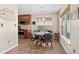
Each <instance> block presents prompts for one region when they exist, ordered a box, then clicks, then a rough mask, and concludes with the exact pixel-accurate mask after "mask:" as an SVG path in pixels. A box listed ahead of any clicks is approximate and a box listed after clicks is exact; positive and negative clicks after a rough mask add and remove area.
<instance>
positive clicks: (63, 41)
mask: <svg viewBox="0 0 79 59" xmlns="http://www.w3.org/2000/svg"><path fill="white" fill-rule="evenodd" d="M67 7H68V5H67V4H66V5H64V7H63V8H62V9H61V10H60V14H59V16H60V15H61V14H63V13H64V12H65V10H66V9H67ZM59 20H60V23H59V28H60V30H59V31H60V43H61V44H62V46H63V47H64V49H65V51H66V52H67V53H71V45H70V39H68V38H66V37H65V36H64V35H62V34H61V21H62V20H61V17H60V19H59Z"/></svg>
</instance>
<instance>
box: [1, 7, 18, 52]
mask: <svg viewBox="0 0 79 59" xmlns="http://www.w3.org/2000/svg"><path fill="white" fill-rule="evenodd" d="M2 8H9V9H10V10H12V11H14V14H15V15H14V16H15V21H7V19H6V20H4V19H2V18H0V53H5V52H6V51H9V50H10V49H12V48H13V47H15V46H18V10H17V6H16V5H0V9H2ZM1 24H3V27H1ZM15 24H16V26H15Z"/></svg>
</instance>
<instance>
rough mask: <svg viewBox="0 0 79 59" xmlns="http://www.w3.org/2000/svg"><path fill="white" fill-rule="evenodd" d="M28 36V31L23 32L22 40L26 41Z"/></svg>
mask: <svg viewBox="0 0 79 59" xmlns="http://www.w3.org/2000/svg"><path fill="white" fill-rule="evenodd" d="M28 35H29V33H28V30H24V38H25V39H28Z"/></svg>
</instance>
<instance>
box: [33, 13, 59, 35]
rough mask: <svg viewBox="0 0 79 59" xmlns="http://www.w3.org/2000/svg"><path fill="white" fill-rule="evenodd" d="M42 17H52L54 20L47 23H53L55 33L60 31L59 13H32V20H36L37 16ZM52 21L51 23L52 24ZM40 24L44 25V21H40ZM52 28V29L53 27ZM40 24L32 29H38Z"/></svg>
mask: <svg viewBox="0 0 79 59" xmlns="http://www.w3.org/2000/svg"><path fill="white" fill-rule="evenodd" d="M40 17H52V20H51V21H50V22H49V23H46V24H47V25H48V24H49V25H52V27H51V28H52V30H53V32H54V33H58V32H59V29H58V22H59V20H58V13H54V14H46V15H32V21H36V18H40ZM50 23H51V24H50ZM38 24H39V25H44V23H43V21H39V22H38ZM51 28H50V29H51ZM37 29H38V26H37V25H33V27H32V30H37Z"/></svg>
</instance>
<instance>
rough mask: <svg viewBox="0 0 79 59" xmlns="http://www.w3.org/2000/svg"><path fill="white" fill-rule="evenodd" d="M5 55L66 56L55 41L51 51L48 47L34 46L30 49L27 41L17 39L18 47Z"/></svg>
mask: <svg viewBox="0 0 79 59" xmlns="http://www.w3.org/2000/svg"><path fill="white" fill-rule="evenodd" d="M6 54H66V52H65V50H64V48H63V47H62V45H61V44H60V42H59V41H57V40H53V49H51V48H50V46H47V47H46V48H45V47H43V46H41V47H39V46H36V45H35V46H34V48H32V49H31V47H30V46H29V40H28V39H19V46H18V47H16V48H14V49H12V50H10V51H9V52H7V53H6Z"/></svg>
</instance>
